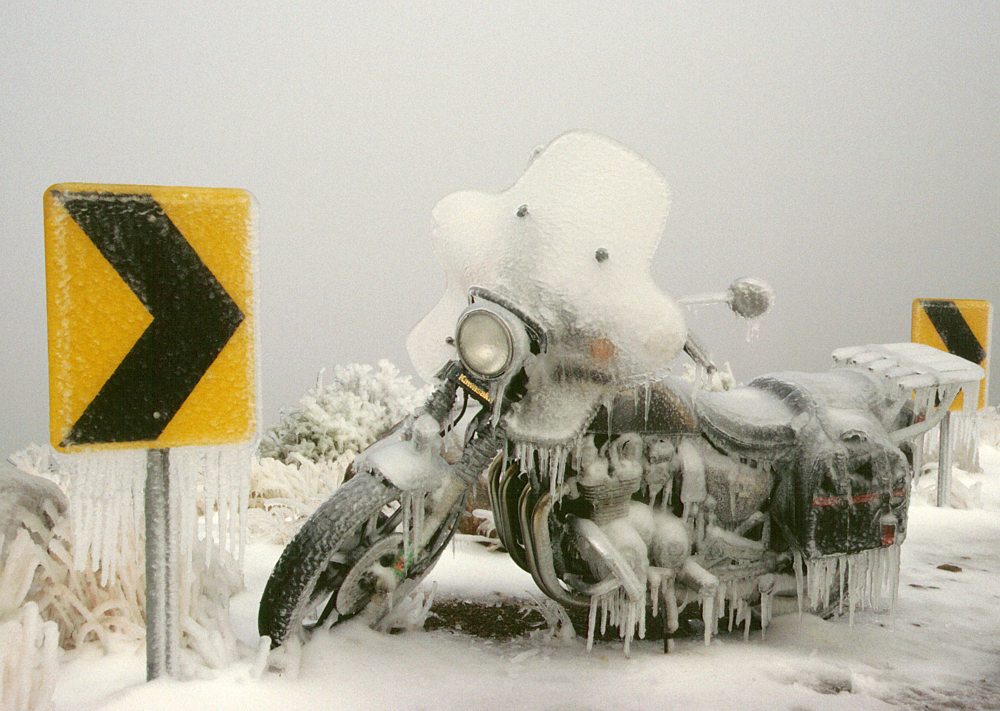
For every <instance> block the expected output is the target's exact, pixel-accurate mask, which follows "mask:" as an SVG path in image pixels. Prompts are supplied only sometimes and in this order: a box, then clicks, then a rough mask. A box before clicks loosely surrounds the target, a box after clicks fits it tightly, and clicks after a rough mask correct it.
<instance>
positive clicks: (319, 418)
mask: <svg viewBox="0 0 1000 711" xmlns="http://www.w3.org/2000/svg"><path fill="white" fill-rule="evenodd" d="M322 377H323V373H322V372H321V373H320V377H319V379H318V382H317V383H316V386H315V387H314V388H312V389H310V390H309V392H307V393H306V394H305V395H304V396H303V397H302V399H301V400H299V405H298V407H296V408H295V409H292V410H286V411H283V412H282V415H281V420H280V421H279V422H278V424H277V425H275V426H274V427H272V428H271V429H270V430H268V431H267V432H266V433H265V434H264V437H263V439H262V441H261V444H260V449H259V453H260V456H261V457H262V458H263V457H270V458H271V459H276V460H278V461H280V462H284V463H285V464H299V463H301V462H302V461H303V460H308V461H311V462H334V461H336V460H337V459H339V458H341V457H342V456H344V455H351V456H353V455H355V454H357V453H358V452H360V451H361V450H363V449H364V448H365V447H367V446H368V445H370V444H371V443H372V442H374V441H375V439H376V438H377V437H378V436H379V435H380V434H382V433H383V432H384V431H385V430H387V429H389V428H390V427H392V425H394V424H396V423H397V422H398V421H399V420H401V419H403V418H404V417H406V416H407V415H409V414H410V413H411V412H413V410H414V409H416V407H417V406H419V405H420V404H421V403H422V402H423V400H424V398H425V397H426V395H427V392H428V391H427V389H426V388H424V389H419V390H418V389H417V388H415V387H414V386H413V385H412V384H411V382H410V378H409V376H401V375H400V374H399V370H398V369H397V368H396V366H394V365H393V364H392V363H390V362H389V361H387V360H380V361H379V362H378V363H377V364H376V365H375V366H374V367H373V366H371V365H361V364H357V363H354V364H351V365H347V366H337V367H336V368H334V371H333V380H332V381H331V382H329V383H326V384H324V383H323V381H322Z"/></svg>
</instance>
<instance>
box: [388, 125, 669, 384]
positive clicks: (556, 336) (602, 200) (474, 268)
mask: <svg viewBox="0 0 1000 711" xmlns="http://www.w3.org/2000/svg"><path fill="white" fill-rule="evenodd" d="M669 208H670V190H669V188H668V186H667V182H666V180H665V179H664V178H663V176H662V175H661V174H660V172H659V171H658V170H657V169H656V168H655V167H654V166H653V165H651V164H650V163H649V162H648V161H646V160H645V159H644V158H642V157H641V156H640V155H638V154H637V153H635V152H633V151H632V150H630V149H628V148H626V147H624V146H622V145H621V144H619V143H616V142H615V141H612V140H611V139H609V138H606V137H604V136H601V135H598V134H595V133H591V132H587V131H572V132H569V133H565V134H563V135H562V136H559V137H558V138H556V139H555V140H554V141H552V142H551V143H550V144H549V145H548V146H546V147H545V148H544V150H542V151H541V152H539V153H537V154H536V155H535V157H534V158H533V160H532V161H531V162H530V163H529V165H528V167H527V169H526V170H525V172H524V174H523V175H522V176H521V177H520V178H519V179H518V181H517V182H516V183H514V185H513V186H511V187H510V188H509V189H507V190H506V191H504V192H502V193H484V192H473V191H465V192H458V193H453V194H452V195H449V196H447V197H446V198H444V199H443V200H441V202H439V203H438V204H437V207H435V208H434V220H435V222H436V227H435V230H434V234H433V242H434V248H435V251H436V252H437V254H438V258H439V259H440V260H441V262H442V264H443V265H444V268H445V273H446V276H447V285H446V289H445V293H444V295H443V296H442V297H441V301H439V302H438V304H437V305H436V306H435V307H434V309H433V310H432V311H431V312H430V313H429V314H428V315H427V316H425V317H424V319H423V320H422V321H420V323H419V324H417V326H416V327H415V328H414V329H413V331H412V332H411V333H410V336H409V338H408V339H407V344H406V345H407V349H408V351H409V354H410V358H411V359H412V361H413V364H414V366H415V367H416V369H417V372H419V373H420V374H421V376H422V377H424V378H426V379H430V378H431V377H432V376H433V374H434V373H435V372H437V370H438V369H440V367H441V365H442V364H444V363H445V362H446V361H447V360H449V359H452V358H454V357H455V351H454V348H453V347H452V346H450V345H448V344H446V343H445V339H446V338H447V337H448V336H451V335H453V334H454V330H455V321H456V319H457V318H458V316H459V314H460V313H461V312H462V309H463V308H464V307H465V306H466V304H467V292H468V289H469V287H471V286H481V287H485V288H487V289H490V290H493V291H496V292H499V293H500V294H502V295H504V296H505V297H507V298H508V299H510V300H512V301H513V302H514V303H515V304H516V305H517V306H518V307H520V308H522V309H524V310H525V311H526V312H527V313H529V314H530V315H531V316H533V317H534V318H536V319H538V321H539V322H541V324H542V325H543V326H544V327H545V328H546V329H547V330H548V331H549V337H550V340H551V342H552V343H553V344H554V348H555V350H557V351H559V352H566V353H569V354H574V355H583V356H586V355H587V354H588V353H590V352H596V353H597V354H598V357H600V358H602V359H606V358H607V356H608V352H609V350H612V351H613V356H612V357H611V363H610V365H611V366H612V367H613V368H614V370H615V372H616V374H617V375H619V376H620V377H624V378H635V377H640V376H644V375H649V374H652V373H655V372H656V371H659V370H662V369H663V368H664V367H665V366H666V364H667V363H668V362H669V361H670V360H671V359H672V358H673V357H674V356H675V355H677V353H678V352H679V351H680V350H681V348H682V347H683V345H684V341H685V339H686V337H687V329H686V326H685V323H684V318H683V316H682V314H681V310H680V308H679V307H678V306H677V304H676V303H675V302H674V300H673V299H672V298H670V296H668V295H667V294H665V293H664V292H663V291H661V290H660V289H659V287H657V285H656V283H655V282H654V281H653V279H652V277H651V275H650V272H649V268H650V264H651V262H652V259H653V254H654V253H655V252H656V247H657V245H658V244H659V241H660V236H661V234H662V232H663V226H664V223H665V222H666V218H667V212H668V211H669ZM597 339H604V340H605V341H609V342H610V343H611V345H612V346H613V349H609V348H608V347H607V344H603V346H602V347H599V348H597V349H596V350H593V349H590V343H591V342H592V341H594V340H597Z"/></svg>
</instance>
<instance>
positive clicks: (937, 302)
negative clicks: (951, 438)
mask: <svg viewBox="0 0 1000 711" xmlns="http://www.w3.org/2000/svg"><path fill="white" fill-rule="evenodd" d="M992 316H993V306H992V305H991V304H990V302H989V301H980V300H978V299H914V300H913V318H912V321H911V336H910V340H912V341H913V342H914V343H923V344H925V345H928V346H933V347H934V348H937V349H939V350H942V351H947V352H949V353H953V354H954V355H957V356H961V357H962V358H965V359H966V360H970V361H972V362H973V363H976V364H977V365H980V366H982V368H983V370H985V371H986V376H985V377H984V378H983V381H982V383H980V385H979V402H978V403H977V409H979V410H982V409H983V408H984V407H986V393H987V390H988V388H989V351H990V335H991V323H992ZM951 409H952V410H961V409H962V395H959V396H958V398H956V400H955V403H954V404H953V405H952V408H951Z"/></svg>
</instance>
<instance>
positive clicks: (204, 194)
mask: <svg viewBox="0 0 1000 711" xmlns="http://www.w3.org/2000/svg"><path fill="white" fill-rule="evenodd" d="M44 207H45V267H46V277H47V279H46V281H47V297H48V321H49V392H50V423H49V429H50V436H51V441H52V444H53V446H55V447H57V448H59V449H61V450H64V451H66V450H76V449H79V448H93V447H97V448H107V447H121V448H169V447H177V446H184V445H216V444H227V443H235V442H241V441H246V440H248V439H250V438H251V437H252V436H253V433H254V430H255V427H256V420H257V417H256V375H255V359H254V333H253V327H254V324H253V307H254V303H253V251H252V250H253V244H254V232H255V229H256V225H255V214H256V209H255V206H254V202H253V198H252V196H251V195H250V193H248V192H246V191H245V190H231V189H219V188H180V187H150V186H136V185H92V184H76V183H74V184H62V185H53V186H52V187H51V188H49V189H48V190H46V192H45V197H44Z"/></svg>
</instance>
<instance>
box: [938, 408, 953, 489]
mask: <svg viewBox="0 0 1000 711" xmlns="http://www.w3.org/2000/svg"><path fill="white" fill-rule="evenodd" d="M939 436H940V441H939V443H938V480H937V505H938V506H942V507H943V506H950V505H951V501H950V495H951V412H950V411H949V412H946V413H945V415H944V418H943V419H942V420H941V429H940V430H939Z"/></svg>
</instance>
